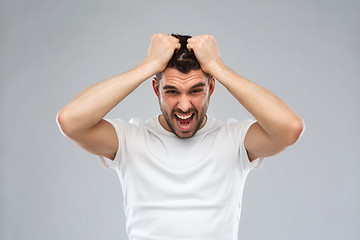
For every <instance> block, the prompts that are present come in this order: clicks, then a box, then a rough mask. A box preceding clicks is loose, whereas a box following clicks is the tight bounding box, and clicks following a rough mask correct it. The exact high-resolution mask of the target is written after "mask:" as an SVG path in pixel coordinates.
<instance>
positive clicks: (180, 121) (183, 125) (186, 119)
mask: <svg viewBox="0 0 360 240" xmlns="http://www.w3.org/2000/svg"><path fill="white" fill-rule="evenodd" d="M194 115H195V114H194V113H190V114H180V113H175V119H176V123H177V126H178V127H179V128H180V129H181V130H183V131H186V130H189V129H191V127H192V123H193V119H194Z"/></svg>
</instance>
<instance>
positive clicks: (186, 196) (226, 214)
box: [100, 116, 263, 240]
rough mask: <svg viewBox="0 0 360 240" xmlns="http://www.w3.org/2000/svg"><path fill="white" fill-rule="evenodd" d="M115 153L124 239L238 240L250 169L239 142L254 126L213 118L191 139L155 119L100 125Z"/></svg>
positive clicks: (258, 161)
mask: <svg viewBox="0 0 360 240" xmlns="http://www.w3.org/2000/svg"><path fill="white" fill-rule="evenodd" d="M107 121H109V122H110V123H111V124H112V125H113V126H114V128H115V130H116V133H117V136H118V139H119V149H118V152H117V154H116V156H115V159H114V160H113V161H112V160H110V159H107V158H105V157H101V156H100V160H101V162H102V164H103V166H104V167H105V168H109V167H111V168H114V169H115V170H116V171H117V173H118V176H119V178H120V182H121V186H122V191H123V195H124V211H125V216H126V231H127V233H128V236H129V239H130V240H173V239H174V240H175V239H176V240H237V238H238V226H239V220H240V212H241V200H242V193H243V188H244V183H245V179H246V177H247V174H248V173H249V171H250V170H251V169H254V168H259V167H260V165H261V164H262V161H263V159H256V160H255V161H252V162H250V161H249V159H248V156H247V153H246V150H245V147H244V138H245V135H246V132H247V130H248V128H249V127H250V126H251V124H253V123H254V122H255V121H254V120H246V121H242V122H238V121H236V120H228V121H226V122H222V121H219V120H216V119H214V118H212V117H209V116H208V118H207V122H206V124H205V125H204V127H203V128H201V129H200V130H199V131H198V132H197V133H196V134H195V135H194V136H193V137H191V138H187V139H181V138H179V137H177V136H176V135H175V134H173V133H171V132H168V131H166V130H165V129H164V128H163V127H162V126H161V125H160V123H159V121H158V118H157V117H155V118H153V119H149V120H147V121H145V122H143V121H141V120H138V119H131V120H130V121H129V122H128V123H127V122H124V121H122V120H119V119H116V120H107Z"/></svg>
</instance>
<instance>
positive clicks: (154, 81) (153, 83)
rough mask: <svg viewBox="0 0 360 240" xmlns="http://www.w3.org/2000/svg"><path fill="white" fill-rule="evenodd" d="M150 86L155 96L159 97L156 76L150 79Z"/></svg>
mask: <svg viewBox="0 0 360 240" xmlns="http://www.w3.org/2000/svg"><path fill="white" fill-rule="evenodd" d="M152 87H153V89H154V92H155V94H156V96H157V97H159V85H158V80H157V79H156V77H154V78H153V80H152Z"/></svg>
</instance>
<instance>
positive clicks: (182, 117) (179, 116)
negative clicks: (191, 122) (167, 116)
mask: <svg viewBox="0 0 360 240" xmlns="http://www.w3.org/2000/svg"><path fill="white" fill-rule="evenodd" d="M191 115H192V113H190V114H188V115H183V116H181V115H179V114H177V113H176V116H177V117H178V118H181V119H187V118H189V117H191Z"/></svg>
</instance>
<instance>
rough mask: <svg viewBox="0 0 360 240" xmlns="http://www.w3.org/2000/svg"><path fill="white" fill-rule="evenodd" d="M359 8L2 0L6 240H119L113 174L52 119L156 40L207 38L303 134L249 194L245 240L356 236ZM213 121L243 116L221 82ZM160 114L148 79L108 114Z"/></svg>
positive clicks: (313, 0)
mask: <svg viewBox="0 0 360 240" xmlns="http://www.w3.org/2000/svg"><path fill="white" fill-rule="evenodd" d="M359 10H360V4H359V1H356V0H353V1H352V0H345V1H344V0H342V1H340V0H334V1H331V0H330V1H325V0H302V1H285V0H275V1H268V0H252V1H250V0H247V1H221V2H220V1H205V0H203V1H176V2H175V1H131V2H130V1H115V0H104V1H100V0H97V1H96V0H62V1H55V0H46V1H45V0H33V1H25V0H17V1H10V0H7V1H6V0H1V8H0V18H1V19H0V20H1V21H0V24H1V25H0V30H1V44H0V46H1V56H0V57H1V62H0V63H1V65H0V67H1V69H0V74H1V75H0V77H1V85H0V89H1V90H0V94H1V95H0V106H1V113H0V114H1V120H0V121H1V122H0V123H1V129H0V130H1V132H0V138H1V145H0V147H1V149H0V150H1V151H0V157H1V162H0V164H1V165H0V197H1V198H0V201H1V202H0V213H1V216H0V239H4V240H8V239H21V240H22V239H37V240H42V239H44V240H45V239H46V240H47V239H53V240H56V239H86V240H91V239H108V240H110V239H126V232H125V222H124V213H123V209H122V199H123V197H122V193H121V189H120V183H119V181H118V177H117V175H116V172H115V171H113V170H105V169H103V168H102V167H101V165H100V162H99V161H98V159H97V157H96V156H93V155H91V154H89V153H87V152H85V151H84V150H82V149H80V148H79V147H77V146H76V145H75V144H73V143H72V142H71V141H70V140H69V139H67V138H66V137H64V136H63V135H62V134H61V133H60V131H59V129H58V127H57V125H56V121H55V117H56V114H57V112H58V110H60V109H61V108H62V107H63V106H65V105H66V104H67V103H68V102H69V101H71V100H72V98H74V97H75V96H76V94H78V93H79V92H80V91H81V90H83V89H85V88H86V87H89V86H91V85H93V84H95V83H97V82H99V81H102V80H105V79H107V78H109V77H112V76H114V75H117V74H120V73H122V72H125V71H127V70H129V69H131V68H132V67H135V66H136V65H137V64H139V63H140V62H141V61H142V60H143V59H144V57H145V56H146V52H147V48H148V45H149V42H150V38H151V35H152V34H154V33H158V32H162V33H172V32H176V33H182V34H192V35H199V34H205V33H209V34H212V35H214V36H215V37H216V38H217V42H218V45H219V49H220V51H221V57H222V59H223V61H224V62H225V64H227V65H228V66H229V67H230V68H232V69H233V70H234V71H236V72H237V73H239V74H240V75H242V76H244V77H246V78H248V79H250V80H252V81H254V82H256V83H258V84H260V85H261V86H264V87H265V88H267V89H269V90H270V91H272V92H274V93H275V94H277V95H278V96H279V97H281V98H282V99H283V100H284V101H285V102H286V103H288V105H289V106H290V107H292V108H293V109H294V110H295V111H296V112H297V113H298V114H299V115H300V116H301V117H302V118H303V119H304V120H305V123H306V131H305V133H304V134H303V136H302V138H301V139H300V140H299V142H298V143H297V144H296V145H294V146H292V147H290V148H288V149H287V150H286V151H285V152H282V153H281V154H279V155H277V156H274V157H270V158H268V159H266V161H265V163H264V165H263V167H262V169H261V170H259V171H253V172H251V173H250V175H249V177H248V180H247V183H246V185H245V191H244V198H243V211H242V216H241V222H240V234H239V235H240V236H241V237H240V239H248V240H250V239H252V240H255V239H277V240H282V239H284V240H285V239H286V240H287V239H293V240H300V239H301V240H305V239H334V240H335V239H336V240H338V239H360V228H359V215H360V206H359V205H360V204H359V203H360V186H359V185H360V184H359V183H360V177H359V175H360V174H359V169H360V161H359V160H360V159H359V156H358V155H357V154H355V151H356V149H358V148H359V147H360V144H359V137H358V135H359V133H360V131H359V130H360V129H359V122H360V113H359V112H360V108H359V103H360V101H359V100H360V97H359V90H360V84H359V80H360V78H359V77H360V74H359V73H360V70H359V69H360V68H359V66H360V65H359V64H360V58H359V56H360V55H359V42H360V38H359V36H360V28H359V22H360V21H359V20H360V19H359ZM208 113H209V114H210V115H212V116H215V117H217V118H220V119H227V118H229V117H232V118H236V119H244V118H249V117H251V116H250V115H249V114H248V113H247V112H246V110H245V109H244V108H243V107H241V106H240V105H239V104H238V103H237V101H236V100H235V99H234V98H233V97H232V96H231V95H230V94H229V93H228V92H227V91H226V90H225V89H224V88H223V87H222V86H221V85H220V84H217V85H216V89H215V93H214V95H213V97H212V99H211V103H210V108H209V111H208ZM155 114H159V109H158V104H157V100H156V97H155V95H154V93H153V92H152V89H151V84H150V81H146V82H145V83H144V84H142V85H141V86H140V87H139V88H138V89H137V90H135V92H134V93H133V94H132V95H130V96H129V97H128V98H127V99H125V100H124V101H123V102H122V103H121V104H119V106H117V107H116V108H115V109H114V110H113V111H112V112H110V114H109V115H108V116H107V117H110V118H117V117H121V118H123V119H125V120H128V119H129V118H130V117H133V116H134V117H139V118H143V119H146V118H149V117H152V116H154V115H155Z"/></svg>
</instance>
